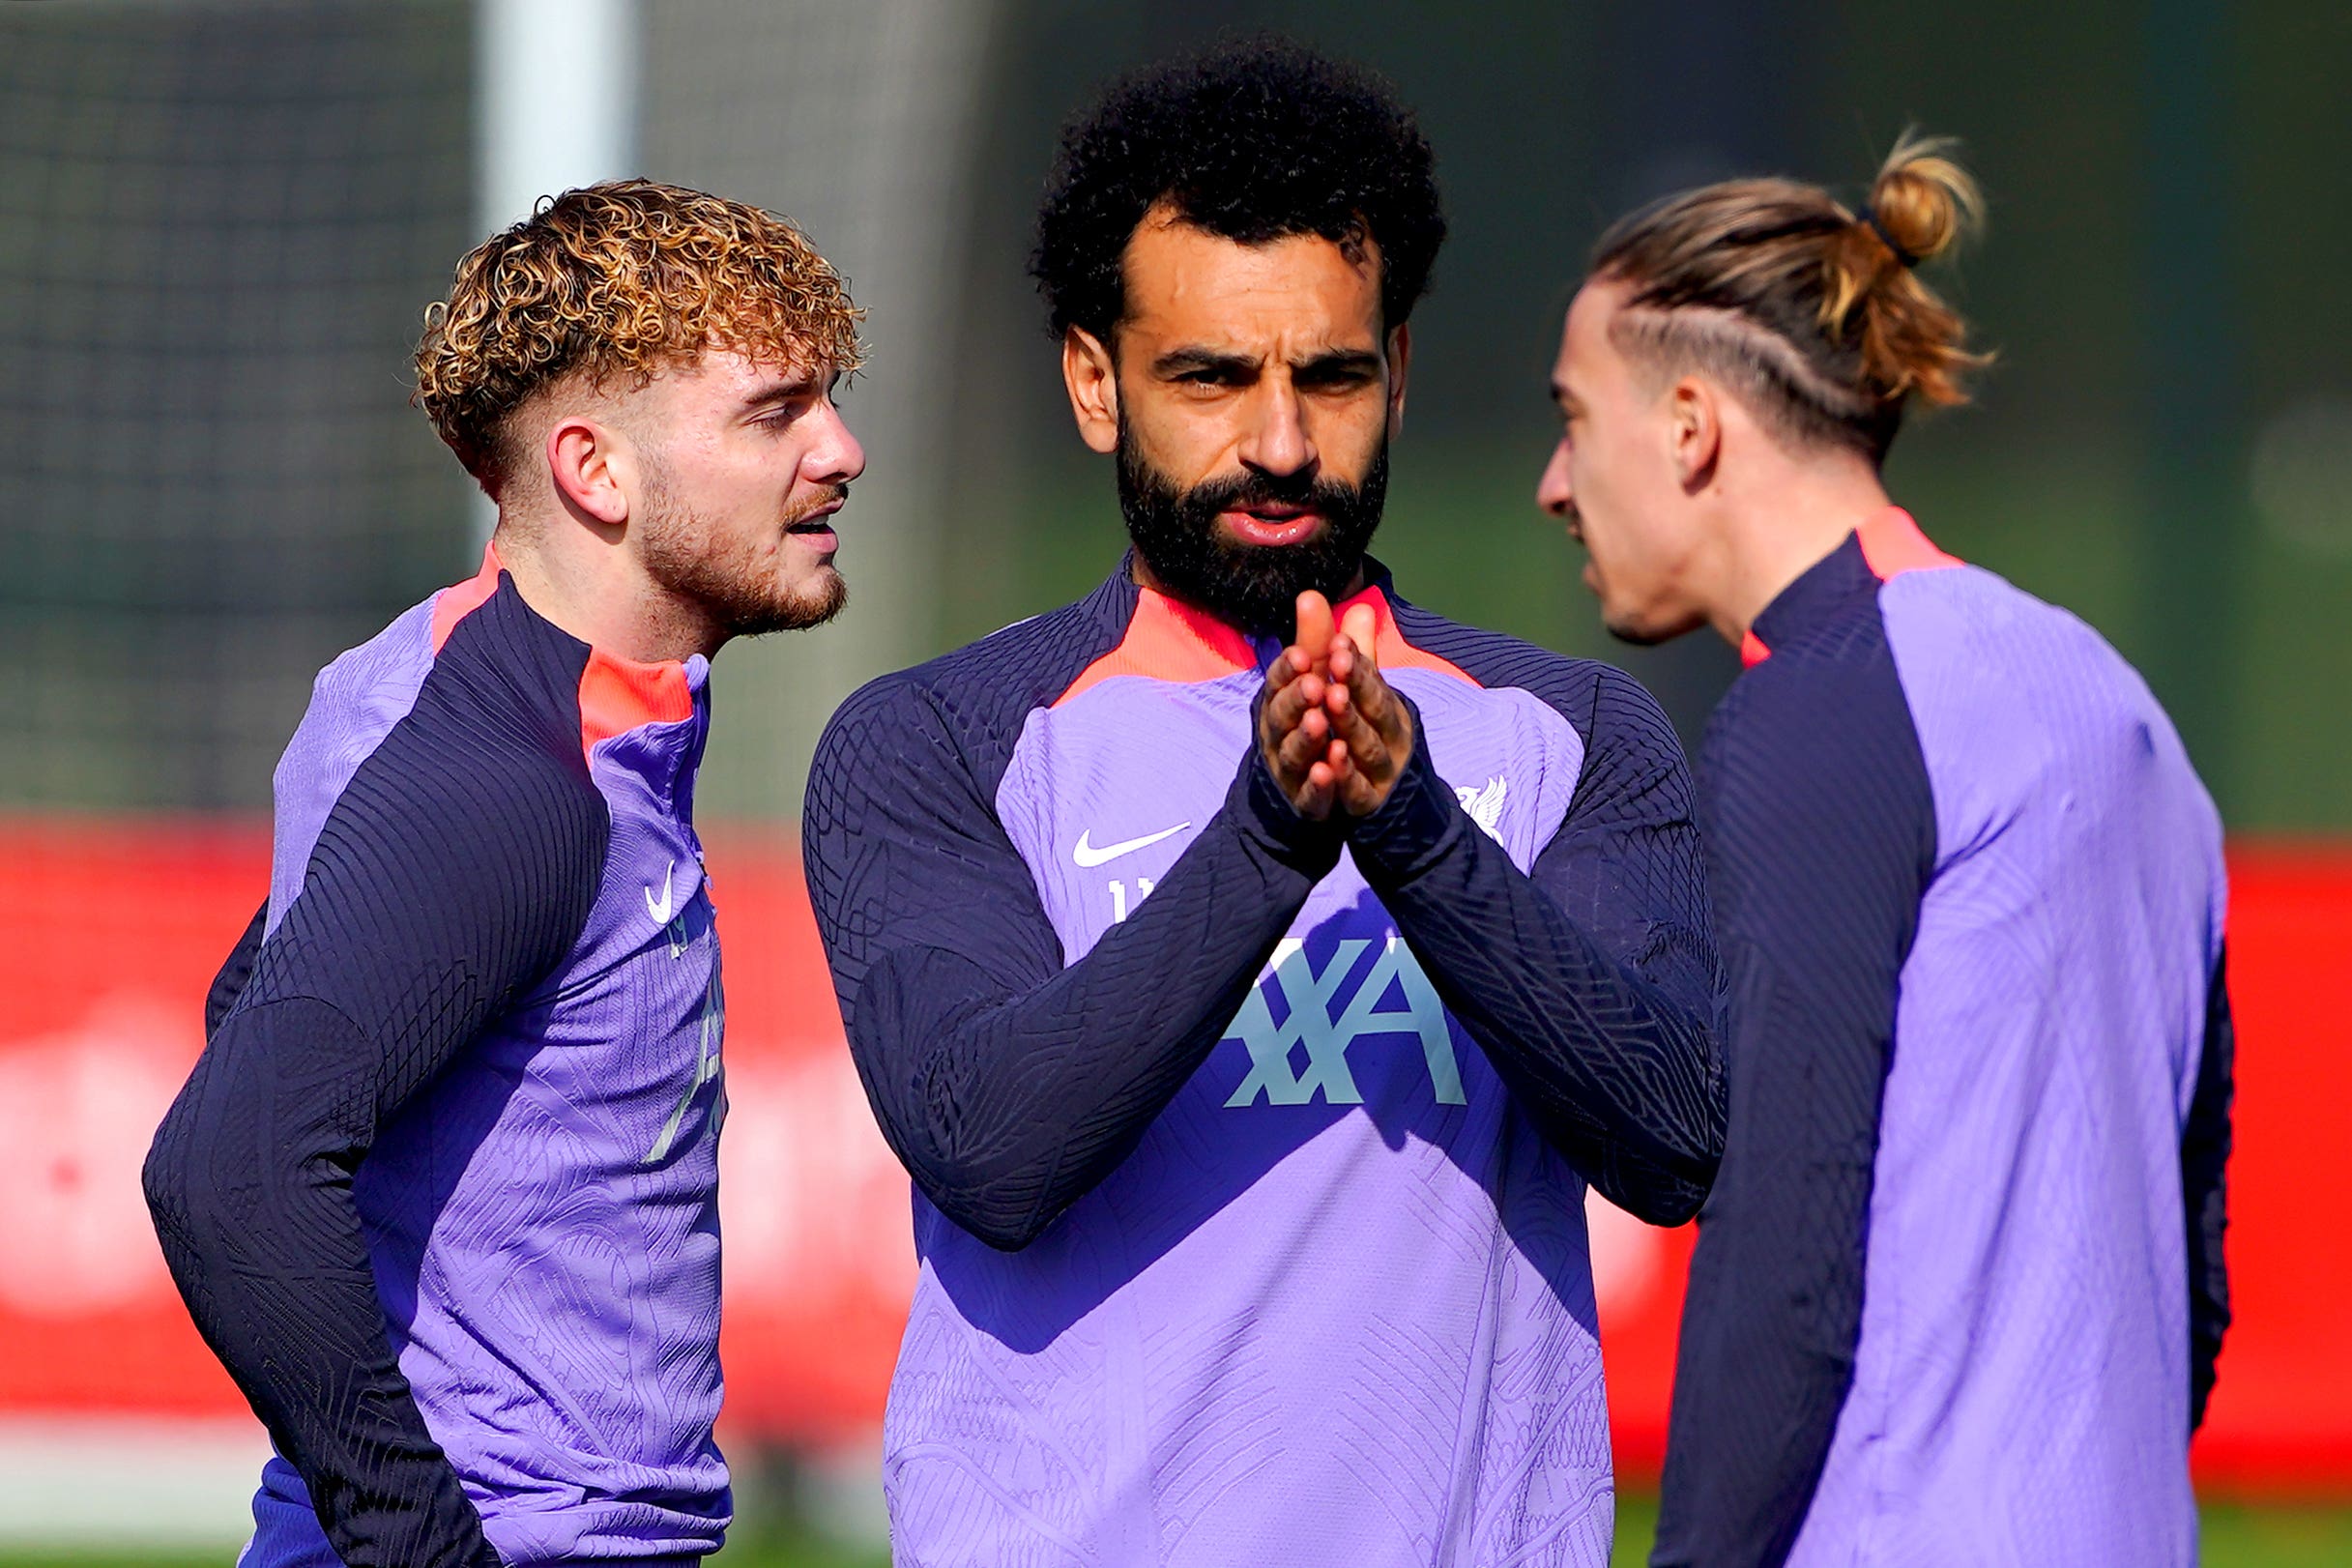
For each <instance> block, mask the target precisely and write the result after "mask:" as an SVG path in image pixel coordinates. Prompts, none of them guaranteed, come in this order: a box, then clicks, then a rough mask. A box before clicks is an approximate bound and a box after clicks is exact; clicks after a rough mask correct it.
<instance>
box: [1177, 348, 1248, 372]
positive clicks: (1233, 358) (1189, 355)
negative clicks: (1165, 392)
mask: <svg viewBox="0 0 2352 1568" xmlns="http://www.w3.org/2000/svg"><path fill="white" fill-rule="evenodd" d="M1258 365H1259V361H1258V359H1257V357H1256V356H1255V355H1249V354H1220V353H1218V352H1217V351H1216V350H1215V349H1211V348H1176V349H1170V350H1169V351H1168V352H1167V353H1165V354H1163V355H1161V356H1160V357H1159V358H1158V359H1156V360H1154V361H1152V362H1151V373H1152V374H1153V375H1155V376H1176V375H1182V374H1183V373H1184V372H1186V371H1188V370H1216V371H1221V372H1223V373H1224V374H1226V375H1248V374H1251V373H1253V372H1255V371H1256V370H1257V368H1258Z"/></svg>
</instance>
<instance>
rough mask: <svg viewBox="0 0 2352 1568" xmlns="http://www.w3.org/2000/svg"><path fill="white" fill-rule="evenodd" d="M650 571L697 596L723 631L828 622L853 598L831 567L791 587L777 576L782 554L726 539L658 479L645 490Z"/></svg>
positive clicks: (815, 503) (819, 502)
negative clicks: (770, 554)
mask: <svg viewBox="0 0 2352 1568" xmlns="http://www.w3.org/2000/svg"><path fill="white" fill-rule="evenodd" d="M846 489H847V486H838V487H836V488H834V489H832V490H828V491H827V492H826V493H825V494H823V495H819V496H816V497H814V498H812V499H811V500H810V501H809V502H808V503H807V505H805V506H804V507H801V508H798V509H797V511H796V513H795V515H794V516H793V517H791V518H790V519H788V520H787V521H786V522H785V524H784V525H783V526H785V527H787V528H789V527H790V526H791V525H792V524H793V523H796V522H799V521H800V520H801V519H802V518H805V517H806V516H807V515H808V514H809V513H810V512H813V511H815V510H816V509H817V508H819V507H822V506H824V505H825V504H826V503H828V502H829V501H835V500H838V499H840V497H841V494H842V493H843V491H844V490H846ZM646 501H647V507H646V519H645V521H646V535H645V569H646V573H647V575H649V576H651V577H652V578H653V581H654V582H655V583H657V584H658V585H660V586H661V587H662V588H664V589H666V590H668V591H669V592H670V593H672V594H675V595H679V596H680V597H682V598H684V599H687V600H689V601H691V602H692V603H693V604H694V605H695V607H696V608H697V609H699V610H700V611H701V612H702V614H703V615H705V616H706V617H708V618H709V620H710V622H711V626H712V628H713V629H714V630H716V631H717V632H718V633H719V634H720V635H721V636H722V637H757V636H759V635H761V634H762V633H764V632H770V631H803V630H806V629H807V628H808V627H810V626H821V625H823V624H825V623H827V622H828V621H830V620H831V619H832V618H833V617H835V616H837V615H839V614H840V613H841V609H842V606H843V605H845V604H847V603H849V600H850V585H849V584H848V583H847V582H846V581H844V580H843V578H842V576H841V573H840V572H838V571H836V570H834V569H833V568H832V566H820V567H818V568H817V570H816V572H815V574H814V575H813V576H811V577H810V578H809V579H808V580H807V581H805V582H802V583H799V584H795V585H792V586H789V587H788V586H785V585H782V584H779V583H778V582H777V581H776V579H775V563H776V561H777V558H774V557H770V558H769V564H768V565H765V566H764V565H763V564H762V559H761V555H760V552H759V548H758V546H757V544H756V543H755V542H753V541H752V540H749V539H735V538H726V539H725V540H724V542H722V536H721V535H720V533H719V531H718V530H716V529H714V528H712V527H711V524H710V523H709V522H707V521H706V520H705V519H703V518H701V517H699V516H697V515H696V514H695V513H694V512H693V511H691V510H689V509H688V508H685V507H683V506H681V505H679V504H678V503H677V502H676V501H675V500H674V499H673V497H672V495H671V492H670V490H669V487H668V486H667V485H666V484H664V483H662V482H661V481H660V480H659V479H658V478H656V479H654V481H653V483H651V484H649V485H648V486H647V491H646Z"/></svg>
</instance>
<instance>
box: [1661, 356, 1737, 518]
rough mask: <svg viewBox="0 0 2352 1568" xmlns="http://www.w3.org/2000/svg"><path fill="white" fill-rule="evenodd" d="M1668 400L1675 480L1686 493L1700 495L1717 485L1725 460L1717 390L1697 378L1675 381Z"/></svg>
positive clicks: (1669, 435)
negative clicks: (1717, 468)
mask: <svg viewBox="0 0 2352 1568" xmlns="http://www.w3.org/2000/svg"><path fill="white" fill-rule="evenodd" d="M1667 397H1668V399H1669V407H1668V409H1667V415H1668V419H1669V421H1670V426H1669V433H1668V437H1667V439H1668V441H1669V442H1670V444H1671V447H1672V451H1671V453H1670V455H1671V456H1672V458H1673V460H1674V478H1675V479H1677V480H1679V481H1680V482H1681V484H1682V488H1683V489H1684V490H1685V491H1686V492H1691V493H1696V492H1698V491H1699V490H1703V489H1705V488H1706V487H1707V486H1708V485H1709V484H1711V483H1713V482H1714V480H1715V465H1716V463H1717V462H1719V461H1720V460H1721V459H1722V457H1723V442H1724V426H1723V409H1722V406H1721V404H1720V403H1719V402H1718V400H1717V396H1716V392H1715V389H1714V388H1713V387H1711V386H1709V385H1707V383H1705V382H1704V381H1701V380H1700V379H1699V377H1697V376H1684V377H1683V378H1682V379H1681V380H1679V381H1677V382H1675V383H1674V386H1673V390H1672V391H1670V392H1668V393H1667Z"/></svg>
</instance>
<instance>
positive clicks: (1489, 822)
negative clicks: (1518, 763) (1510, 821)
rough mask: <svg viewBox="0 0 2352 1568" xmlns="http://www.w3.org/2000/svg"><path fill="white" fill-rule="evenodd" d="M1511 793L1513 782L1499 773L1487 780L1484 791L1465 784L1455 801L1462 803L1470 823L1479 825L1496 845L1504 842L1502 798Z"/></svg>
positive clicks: (1457, 792)
mask: <svg viewBox="0 0 2352 1568" xmlns="http://www.w3.org/2000/svg"><path fill="white" fill-rule="evenodd" d="M1510 793H1511V781H1510V780H1509V779H1507V778H1504V777H1503V776H1502V775H1501V774H1499V773H1497V774H1496V775H1495V777H1493V778H1490V779H1488V780H1487V782H1486V788H1484V789H1480V788H1478V787H1477V786H1476V785H1473V784H1465V785H1464V786H1463V787H1462V788H1460V789H1458V790H1456V791H1455V792H1454V799H1457V800H1460V801H1461V802H1462V809H1463V810H1464V811H1466V812H1467V813H1468V814H1469V818H1470V821H1472V822H1474V823H1476V824H1477V825H1478V830H1479V831H1480V832H1483V833H1484V834H1486V835H1487V837H1489V838H1491V839H1494V840H1495V842H1496V843H1500V842H1501V841H1502V798H1503V797H1504V796H1506V795H1508V794H1510Z"/></svg>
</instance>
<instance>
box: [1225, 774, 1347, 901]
mask: <svg viewBox="0 0 2352 1568" xmlns="http://www.w3.org/2000/svg"><path fill="white" fill-rule="evenodd" d="M1226 808H1227V810H1228V811H1229V812H1230V813H1231V814H1232V816H1233V818H1234V822H1235V823H1236V824H1237V825H1238V826H1239V827H1240V828H1241V830H1242V832H1243V834H1244V836H1246V837H1247V838H1248V839H1249V840H1250V841H1251V842H1252V843H1254V844H1256V845H1257V846H1258V847H1259V848H1260V849H1261V850H1262V851H1263V852H1264V853H1265V854H1266V855H1267V856H1268V857H1271V858H1272V859H1273V860H1275V861H1276V862H1277V863H1279V864H1281V865H1283V866H1285V867H1287V868H1289V869H1290V870H1292V871H1295V872H1298V873H1299V874H1301V875H1303V876H1305V877H1308V878H1309V879H1311V880H1320V879H1321V878H1322V877H1323V876H1324V875H1325V874H1326V873H1328V872H1329V871H1330V870H1331V868H1332V867H1334V866H1336V865H1338V864H1339V854H1340V850H1341V848H1342V847H1343V845H1344V844H1345V843H1346V839H1347V833H1346V828H1345V825H1344V824H1342V823H1341V822H1340V821H1339V819H1338V817H1337V814H1334V815H1333V816H1332V817H1330V818H1327V819H1322V820H1318V819H1316V818H1312V817H1309V816H1307V815H1306V814H1305V813H1303V812H1301V811H1300V810H1299V809H1298V808H1297V806H1295V805H1294V804H1292V801H1291V799H1290V797H1289V796H1288V795H1286V794H1284V793H1283V788H1282V785H1281V782H1280V781H1279V780H1277V779H1276V778H1275V777H1274V772H1273V769H1272V768H1271V767H1269V766H1268V764H1267V762H1266V759H1265V751H1264V748H1263V747H1261V746H1256V745H1253V746H1251V747H1250V749H1249V754H1248V755H1247V756H1245V757H1243V758H1242V760H1241V768H1240V771H1239V772H1238V773H1236V774H1235V775H1234V785H1233V789H1232V790H1231V791H1230V792H1228V794H1227V797H1226Z"/></svg>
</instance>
